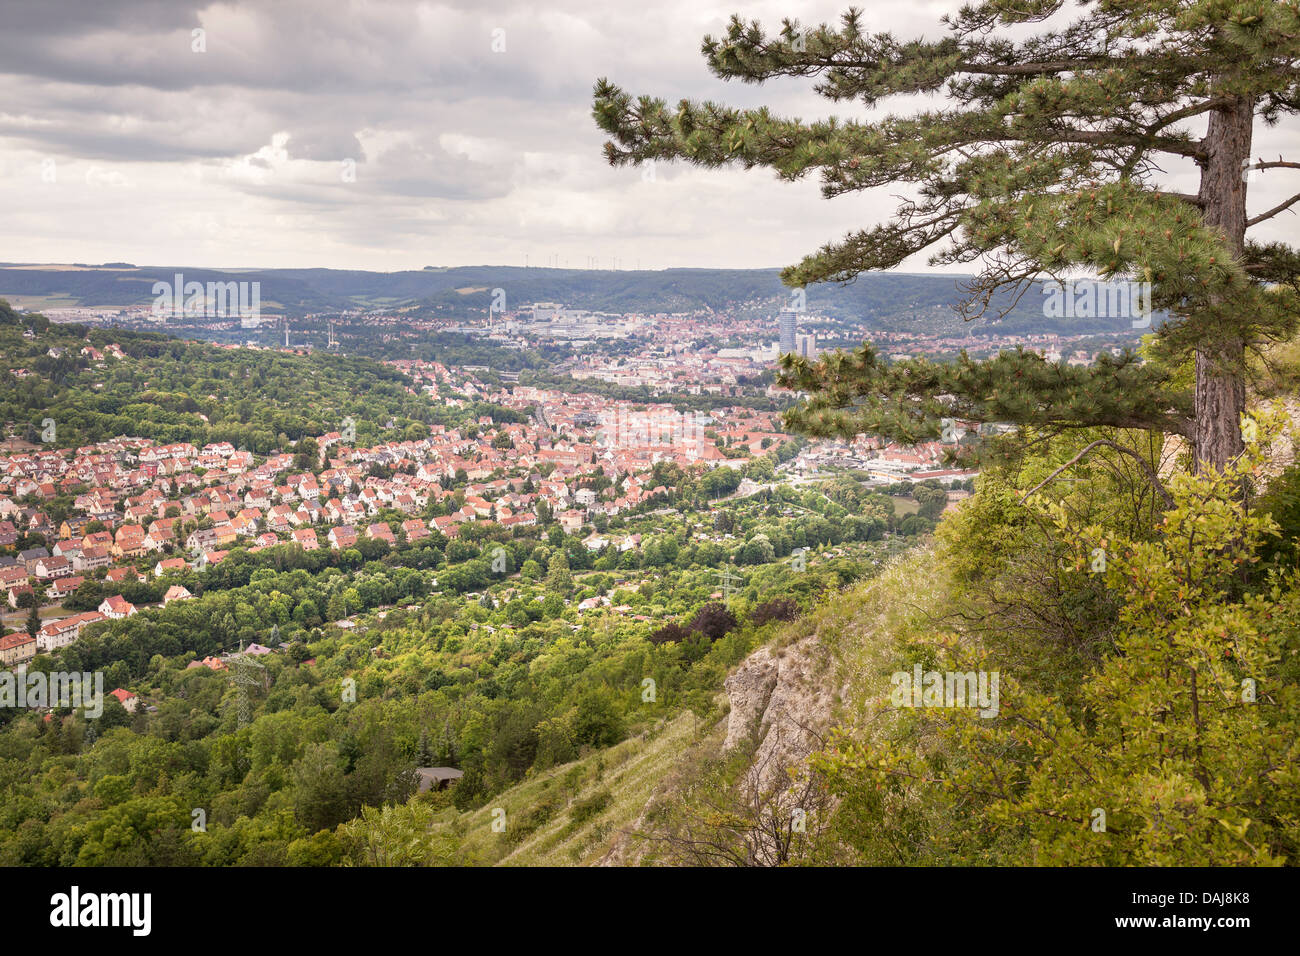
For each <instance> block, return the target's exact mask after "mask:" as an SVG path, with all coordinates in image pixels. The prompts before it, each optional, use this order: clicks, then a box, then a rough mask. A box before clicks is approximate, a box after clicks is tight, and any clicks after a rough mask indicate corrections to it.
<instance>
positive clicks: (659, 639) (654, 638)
mask: <svg viewBox="0 0 1300 956" xmlns="http://www.w3.org/2000/svg"><path fill="white" fill-rule="evenodd" d="M690 636H691V630H690V628H688V627H683V626H682V625H680V624H678V623H677V622H676V621H670V622H668V623H667V624H665V625H664V626H663V627H661V628H659V630H657V631H655V632H653V633H652V634H650V635H649V636H648V637H647V638H646V640H648V641H649V642H650V643H651V644H680V643H681V642H682V641H684V640H686V639H687V638H688V637H690Z"/></svg>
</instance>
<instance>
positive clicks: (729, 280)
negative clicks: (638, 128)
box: [0, 263, 1125, 333]
mask: <svg viewBox="0 0 1300 956" xmlns="http://www.w3.org/2000/svg"><path fill="white" fill-rule="evenodd" d="M177 273H181V274H183V276H184V278H185V281H187V282H189V281H197V282H202V283H205V284H206V283H208V282H229V281H247V282H252V281H257V282H260V283H261V302H262V308H263V309H265V310H271V311H281V312H287V313H289V314H290V315H302V314H304V313H308V312H329V311H337V310H344V309H355V308H363V309H375V308H401V309H407V310H410V311H411V312H412V313H413V314H417V315H424V316H429V315H441V316H447V317H453V318H455V317H469V316H474V315H483V314H484V313H485V311H486V309H487V307H488V305H489V303H490V301H491V297H492V290H494V289H502V290H504V292H505V296H506V308H507V309H508V310H511V309H515V308H518V307H519V306H522V305H528V304H531V303H533V302H559V303H562V304H564V305H567V306H570V307H572V308H581V309H590V310H593V311H598V312H694V311H701V310H704V311H707V310H714V311H725V310H747V309H754V310H766V311H775V310H777V309H779V308H781V307H782V305H784V304H786V303H788V302H789V301H790V290H789V289H787V288H786V287H784V286H783V285H782V284H781V281H780V277H779V272H778V270H776V269H665V270H661V271H608V270H586V269H543V268H521V267H518V266H463V267H456V268H446V269H441V268H425V269H421V270H418V271H414V270H413V271H405V272H363V271H354V270H343V269H249V270H219V269H195V268H187V267H184V266H139V267H130V266H126V264H122V263H113V264H110V265H105V266H98V267H96V266H91V267H86V266H77V267H73V266H33V265H30V264H6V265H4V266H3V267H0V297H6V296H8V297H18V298H22V297H37V296H41V297H58V298H59V299H60V300H61V301H65V302H71V303H74V304H76V305H80V306H85V307H106V306H130V305H144V304H147V303H149V302H151V301H153V298H154V295H153V291H152V289H153V284H154V282H157V281H165V282H171V281H173V278H174V276H175V275H176V274H177ZM969 278H970V277H968V276H960V275H955V276H954V275H917V274H907V273H870V274H867V275H863V276H860V277H859V278H858V279H857V280H855V281H854V282H852V283H849V284H847V285H819V286H814V287H811V288H809V289H808V290H807V306H808V309H809V310H810V311H811V312H815V313H822V314H825V315H827V316H830V317H833V318H837V319H850V320H866V321H867V322H868V323H870V324H872V325H874V326H877V327H879V328H882V329H909V328H910V329H916V328H918V326H919V327H920V328H922V329H924V330H927V331H929V330H938V328H942V327H951V328H954V329H955V328H957V327H958V326H960V325H961V322H960V320H959V319H958V317H957V316H956V315H955V312H954V310H955V308H956V306H957V305H958V304H959V303H960V302H961V301H962V300H963V299H964V298H965V293H964V291H963V285H964V283H965V282H966V281H968V280H969ZM1043 301H1044V297H1043V295H1042V294H1041V291H1040V290H1038V289H1031V290H1030V292H1029V293H1028V294H1026V295H1025V296H1024V297H1023V298H1021V299H1020V301H1019V302H1018V303H1014V307H1013V302H1012V299H1011V298H1010V296H1004V297H1002V298H1000V299H995V300H994V302H993V308H992V309H991V310H990V313H989V314H990V315H993V314H996V312H998V311H1001V310H1004V309H1005V310H1008V315H1007V317H1006V318H1004V319H1002V320H1000V321H996V322H994V321H992V320H988V321H982V322H977V323H974V324H972V325H970V326H968V328H969V329H970V330H971V331H974V332H976V333H978V332H979V331H980V330H981V329H987V330H989V331H994V330H996V331H1000V332H1003V333H1010V332H1041V331H1061V332H1076V333H1084V332H1115V331H1120V330H1122V327H1123V326H1124V324H1125V323H1123V322H1122V321H1120V322H1117V321H1116V320H1115V319H1080V318H1067V319H1051V318H1047V317H1045V316H1044V315H1043Z"/></svg>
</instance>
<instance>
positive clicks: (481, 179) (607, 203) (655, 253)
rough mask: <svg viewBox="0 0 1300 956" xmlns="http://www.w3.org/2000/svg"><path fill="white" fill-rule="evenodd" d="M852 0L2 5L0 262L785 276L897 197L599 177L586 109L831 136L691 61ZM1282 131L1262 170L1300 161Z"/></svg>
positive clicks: (793, 90)
mask: <svg viewBox="0 0 1300 956" xmlns="http://www.w3.org/2000/svg"><path fill="white" fill-rule="evenodd" d="M847 2H848V0H836V2H823V0H813V2H804V0H801V2H799V3H797V4H790V3H788V2H786V3H782V2H771V0H722V2H717V0H656V2H654V3H644V2H641V0H637V2H629V0H465V2H462V0H449V2H445V3H430V2H415V0H410V2H408V0H392V2H384V0H258V2H247V0H246V2H238V0H235V2H225V3H216V4H211V5H203V4H199V5H195V6H189V5H187V4H185V3H183V2H176V0H103V2H84V0H83V2H78V0H27V2H14V0H0V24H2V25H3V29H0V92H2V93H3V96H2V97H0V209H3V210H4V214H5V218H6V222H5V229H4V237H5V240H4V244H3V246H0V260H5V261H22V262H74V261H80V262H105V261H114V260H126V261H130V262H135V263H138V264H154V265H190V266H227V267H241V266H265V267H272V266H279V267H291V266H300V267H306V266H324V267H331V268H357V269H374V270H384V271H387V270H396V269H418V268H421V267H422V266H425V265H475V264H509V265H523V264H524V262H525V259H527V261H528V262H529V263H530V264H532V265H546V264H548V262H549V263H552V264H558V265H561V266H568V267H572V268H581V267H586V266H587V265H588V264H589V263H591V262H593V261H594V262H595V263H596V264H597V265H598V266H599V267H601V268H609V267H610V266H611V265H612V264H613V263H614V261H615V260H617V261H618V264H619V265H620V267H622V268H627V269H631V268H637V267H640V268H664V267H674V266H719V267H769V266H780V265H785V264H788V263H791V262H794V261H797V260H798V258H799V257H800V256H801V255H802V254H804V253H806V252H809V251H812V250H813V249H814V248H816V247H817V246H819V245H820V244H821V243H823V242H824V241H826V240H828V239H832V238H836V237H838V236H840V235H842V234H843V233H844V232H846V231H848V230H850V229H853V228H858V227H860V226H862V225H864V224H869V223H872V222H875V221H877V220H879V219H881V218H883V217H884V216H886V215H887V214H888V212H889V210H890V209H891V208H892V206H893V201H892V199H891V197H890V195H889V193H890V190H883V191H881V192H880V193H879V194H868V195H860V196H855V197H846V198H841V199H837V200H834V201H829V202H828V201H824V200H822V199H821V198H820V195H819V192H818V187H817V183H816V182H815V180H809V181H807V182H803V183H799V184H795V185H790V184H783V183H780V182H777V181H776V179H775V177H774V176H773V174H772V173H770V172H768V171H765V170H755V171H751V172H742V171H738V170H737V171H732V170H721V171H717V170H715V171H709V170H695V169H690V168H685V167H672V166H670V167H664V166H660V167H659V168H657V169H656V170H655V175H654V178H653V181H646V179H645V178H644V176H643V174H642V172H641V171H640V170H637V169H620V170H614V169H611V168H609V167H608V166H607V165H606V164H605V163H604V161H603V159H602V158H601V143H602V142H603V136H602V134H601V133H600V132H599V131H598V130H597V129H596V127H595V125H594V123H593V122H592V119H591V115H590V112H591V88H592V84H593V82H594V81H595V79H596V78H597V77H599V76H609V77H610V78H611V79H613V80H614V81H615V82H617V83H619V84H620V85H622V86H624V87H625V88H627V89H629V90H630V91H632V92H634V93H652V94H655V95H659V96H663V97H665V98H667V99H668V100H669V101H670V102H673V101H675V100H677V99H679V98H681V97H686V96H689V97H696V98H713V99H719V100H724V101H727V102H730V103H733V104H735V105H739V106H746V105H757V104H758V103H768V104H770V105H772V106H773V107H774V108H775V109H776V110H778V111H779V112H781V113H785V114H792V115H798V116H802V117H805V118H811V117H813V116H815V115H820V114H825V113H827V112H828V106H827V104H825V103H823V102H822V101H820V100H818V98H817V97H815V96H813V95H812V94H811V93H810V92H809V89H808V85H807V84H805V83H802V82H785V83H780V84H777V85H768V86H765V87H752V86H743V85H740V84H735V83H730V84H727V83H723V82H721V81H719V80H717V79H715V78H713V77H711V76H710V75H709V73H708V71H707V69H706V68H705V66H704V63H703V60H702V59H701V57H700V55H699V43H700V40H701V38H702V37H703V36H704V35H705V34H707V33H713V34H718V33H720V32H722V31H723V29H724V28H725V24H726V22H727V18H728V17H729V15H730V14H731V13H733V12H739V13H741V14H742V15H744V16H745V17H746V18H753V19H759V20H761V21H763V22H764V23H767V24H779V21H780V18H781V17H782V16H784V15H790V14H791V12H792V11H793V12H796V13H797V14H798V16H799V17H800V19H801V20H802V21H803V22H804V23H817V22H822V21H834V20H835V19H836V18H837V16H838V14H839V12H840V11H841V10H842V8H843V6H844V5H845V4H846V3H847ZM864 6H867V8H868V14H867V22H868V26H869V27H870V28H871V29H879V30H893V31H895V32H896V33H899V34H904V35H929V36H935V35H936V34H937V33H938V32H939V30H938V18H939V16H940V15H941V14H942V13H943V12H945V11H948V10H951V9H954V8H955V7H956V6H958V4H957V3H956V2H955V0H875V2H874V3H871V4H865V5H864ZM196 30H201V31H202V33H201V35H199V36H196V34H195V32H194V31H196ZM494 47H495V48H496V49H494ZM200 48H201V49H200ZM502 48H503V49H502ZM833 109H834V111H836V112H838V113H839V114H840V115H845V114H846V113H851V112H852V111H853V107H852V106H851V105H844V104H840V105H836V106H834V108H833ZM1290 125H1291V129H1290V130H1282V131H1271V132H1270V131H1261V132H1260V133H1258V134H1257V137H1256V152H1257V153H1259V154H1261V155H1276V154H1277V153H1279V152H1281V151H1282V150H1283V148H1284V146H1285V145H1286V144H1287V143H1290V144H1292V145H1295V144H1297V143H1298V142H1300V137H1297V135H1296V133H1295V132H1294V128H1295V121H1294V120H1291V121H1290ZM1295 151H1297V150H1291V152H1295ZM1286 176H1287V174H1286V173H1285V172H1283V173H1270V174H1267V176H1266V177H1265V179H1264V181H1261V182H1259V183H1257V184H1256V185H1254V186H1252V202H1251V206H1252V211H1253V212H1257V211H1259V210H1261V209H1264V208H1268V207H1270V206H1272V205H1274V204H1275V203H1276V202H1279V201H1280V200H1281V199H1283V198H1285V197H1286V196H1288V195H1290V194H1291V193H1293V192H1295V191H1296V190H1295V188H1294V187H1295V182H1293V181H1291V180H1290V179H1286V180H1284V179H1283V177H1286ZM1182 188H1186V189H1190V190H1191V191H1194V187H1192V186H1191V185H1190V184H1189V183H1186V182H1185V183H1183V184H1182ZM1270 229H1271V233H1270V234H1267V235H1266V234H1264V233H1263V232H1262V231H1261V233H1260V238H1284V237H1287V236H1292V235H1294V234H1295V232H1296V219H1295V218H1293V217H1288V216H1283V217H1281V218H1280V219H1278V220H1276V221H1275V222H1274V223H1273V224H1272V225H1271V227H1270ZM924 268H925V265H924V261H923V260H922V261H919V262H917V263H916V265H915V269H916V271H922V270H923V269H924Z"/></svg>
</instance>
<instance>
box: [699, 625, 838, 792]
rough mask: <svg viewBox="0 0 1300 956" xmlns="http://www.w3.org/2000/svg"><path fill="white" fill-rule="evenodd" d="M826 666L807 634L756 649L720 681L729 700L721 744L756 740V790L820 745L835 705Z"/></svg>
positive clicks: (823, 655)
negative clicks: (776, 646) (793, 641)
mask: <svg viewBox="0 0 1300 956" xmlns="http://www.w3.org/2000/svg"><path fill="white" fill-rule="evenodd" d="M828 669H829V662H828V661H827V659H826V652H825V650H824V649H823V648H822V646H821V645H820V644H819V643H818V641H817V638H816V637H815V636H810V637H806V638H804V639H803V640H801V641H799V642H798V643H796V644H792V645H790V646H788V647H784V648H780V649H778V650H776V651H773V650H772V649H771V648H769V647H760V648H759V649H758V650H756V651H755V652H754V653H753V654H751V655H750V656H749V657H747V658H746V659H745V660H744V661H743V662H742V663H741V664H740V666H739V667H737V668H736V670H735V671H733V672H732V673H731V675H730V676H728V677H727V680H726V682H725V683H724V684H723V687H724V688H725V689H726V692H727V696H728V697H729V698H730V699H731V713H730V714H729V715H728V717H727V737H726V741H725V742H724V744H723V747H724V749H726V750H730V749H732V748H733V747H735V746H737V745H738V744H740V743H741V742H742V741H744V740H746V739H754V740H757V741H758V747H757V749H756V750H755V752H754V761H753V774H752V775H751V782H752V785H753V786H755V787H757V788H758V790H759V791H760V792H765V791H767V790H768V789H769V788H770V787H771V786H772V785H773V784H774V783H775V781H776V780H777V779H778V777H779V775H780V774H782V773H783V772H784V771H787V770H790V769H791V768H794V767H796V766H798V765H800V764H802V763H803V762H804V761H805V760H806V759H807V758H808V756H809V755H810V754H812V753H813V752H814V751H816V750H819V749H820V748H821V745H822V739H823V736H824V735H825V732H826V730H827V728H828V727H829V726H830V723H831V716H832V711H833V707H834V688H833V686H832V681H831V679H830V676H829V670H828ZM751 734H752V735H753V737H752V738H751Z"/></svg>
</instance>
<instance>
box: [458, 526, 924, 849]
mask: <svg viewBox="0 0 1300 956" xmlns="http://www.w3.org/2000/svg"><path fill="white" fill-rule="evenodd" d="M944 594H945V588H944V584H943V573H942V568H941V567H940V563H939V562H938V561H937V560H936V557H935V552H934V549H933V548H932V547H922V548H918V549H916V550H913V551H910V552H908V553H907V554H904V555H901V556H900V557H899V558H897V559H896V560H894V561H893V562H891V564H890V565H889V566H888V567H887V568H886V569H885V570H884V571H883V572H882V573H881V574H880V575H879V576H877V577H875V578H872V579H871V580H869V581H865V582H861V583H858V584H855V585H851V586H850V587H848V588H846V589H845V590H843V591H840V592H836V593H835V594H834V595H832V596H828V598H827V599H825V600H823V602H822V603H821V604H820V605H818V606H817V607H816V608H814V609H813V610H812V611H811V612H810V613H808V614H806V615H804V616H803V617H801V618H799V619H798V620H796V621H793V622H791V623H790V624H788V625H786V626H785V627H784V628H782V629H781V631H780V632H779V633H778V634H777V636H776V637H775V638H774V639H773V641H772V645H774V646H777V647H782V646H787V645H789V644H792V643H794V642H796V641H798V640H800V639H802V638H803V637H805V636H807V635H809V634H814V633H815V634H816V635H817V637H818V640H819V641H820V642H821V643H823V644H824V645H825V646H826V647H827V648H828V649H829V650H830V651H831V654H832V657H833V660H834V662H835V666H834V669H833V670H834V672H833V673H830V674H828V675H827V679H828V680H833V681H834V682H835V686H837V687H844V686H846V687H847V689H848V695H847V698H846V699H843V700H841V701H840V702H839V720H840V722H841V723H842V724H843V725H844V726H845V727H846V728H848V729H850V730H851V732H852V733H853V734H855V735H858V734H868V735H873V736H874V735H877V734H888V733H889V732H890V730H891V728H892V723H893V719H894V718H895V717H896V714H897V711H896V710H895V709H894V708H892V707H889V706H888V701H889V692H890V687H891V685H890V683H889V675H890V674H891V673H892V671H893V670H894V669H895V666H896V663H895V661H896V654H897V647H898V645H899V642H900V640H902V641H906V640H908V639H909V638H910V639H912V640H924V637H923V635H925V634H926V633H928V631H929V626H928V625H927V618H928V616H929V614H931V613H933V612H934V610H935V609H937V608H939V607H941V606H942V602H943V598H944ZM725 727H726V722H725V720H723V721H721V722H719V723H717V724H714V725H713V726H706V725H704V724H698V725H697V722H696V721H695V718H694V717H693V716H692V715H691V714H690V713H686V714H683V715H680V716H678V717H676V718H675V719H673V720H671V721H668V722H665V723H661V724H659V725H658V726H657V727H656V728H654V729H653V730H652V731H650V732H649V733H648V734H647V735H646V738H645V739H642V738H640V737H635V738H632V739H630V740H626V741H623V742H622V743H620V744H618V745H616V746H614V747H610V748H608V749H606V750H602V751H597V752H595V753H592V754H589V755H587V756H586V757H584V758H582V759H581V760H577V761H574V762H572V763H568V764H564V765H562V766H559V767H555V768H553V769H551V770H548V771H546V772H545V773H542V774H538V775H537V776H535V777H533V778H532V779H530V780H527V781H525V782H523V783H521V784H519V785H517V786H515V787H513V788H511V789H510V790H507V791H506V792H505V793H503V794H501V795H500V796H499V797H497V798H496V799H494V800H492V801H491V802H490V803H489V805H488V806H486V807H483V808H481V809H479V810H474V811H470V812H468V813H463V814H459V813H455V812H454V811H446V814H445V816H444V818H443V822H445V823H447V824H448V825H449V826H450V827H451V829H453V830H455V831H456V832H457V833H459V834H461V836H462V839H463V841H464V843H463V846H464V849H465V850H466V851H467V852H468V855H469V856H470V857H471V858H473V859H476V860H478V861H481V862H484V863H493V864H498V865H506V866H575V865H578V866H588V865H594V864H597V863H599V862H601V860H602V859H603V858H604V857H605V855H606V854H607V853H608V852H609V850H610V848H611V846H612V845H613V844H614V841H615V839H616V838H617V837H618V836H619V832H620V831H628V830H631V831H634V830H635V829H636V826H635V825H636V823H637V822H638V819H639V818H640V816H641V813H642V810H643V809H644V808H645V806H646V804H647V802H648V801H649V800H650V799H651V797H653V796H659V797H660V798H662V797H663V796H664V794H665V793H666V792H670V791H672V790H673V789H675V788H676V785H677V784H678V783H679V782H682V781H688V780H690V779H691V778H692V775H693V774H692V770H693V766H694V764H695V762H696V761H697V759H698V757H699V755H700V754H702V753H705V752H710V751H714V750H716V747H717V745H718V744H719V742H720V739H721V737H722V734H723V732H724V730H725ZM606 792H607V793H608V794H609V795H610V802H609V804H608V805H607V806H606V807H605V808H604V809H602V810H600V811H599V812H597V813H594V814H593V815H592V816H591V817H590V818H588V819H586V820H583V821H582V822H580V823H575V822H574V821H573V811H574V810H575V808H577V807H578V806H579V805H580V804H581V803H582V802H583V801H587V800H590V799H591V798H592V797H595V796H597V795H599V794H601V793H606ZM684 798H685V799H688V798H686V797H684V796H682V795H675V796H674V799H684ZM548 804H551V805H553V806H554V807H555V809H554V810H553V811H552V812H551V813H550V815H549V816H548V818H547V819H546V820H545V822H543V823H542V824H541V825H540V826H538V827H537V828H536V829H535V830H533V831H532V832H531V833H529V834H528V835H527V836H526V837H524V838H523V839H522V840H516V839H512V834H511V833H509V832H507V833H505V834H501V833H494V832H493V831H492V821H493V810H494V809H496V808H498V807H499V808H502V809H504V810H505V811H506V819H507V821H511V825H512V828H513V827H514V826H517V825H518V823H519V822H520V821H524V820H526V819H527V818H528V816H529V815H530V814H537V812H538V808H540V807H544V806H546V805H548ZM635 843H636V841H633V842H632V845H630V846H629V847H628V849H629V850H630V851H631V852H630V855H631V857H632V858H633V859H635V858H636V856H637V853H636V846H635Z"/></svg>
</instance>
